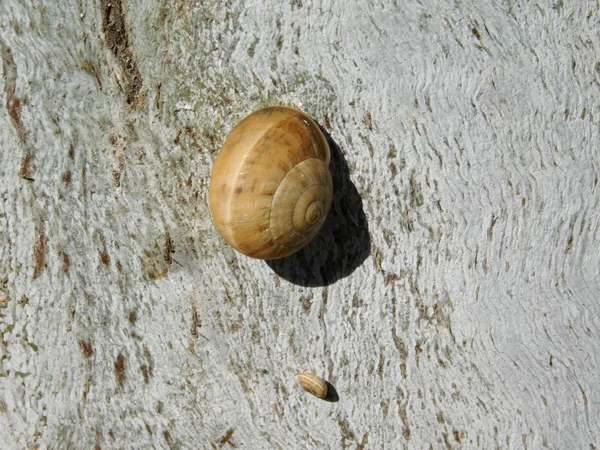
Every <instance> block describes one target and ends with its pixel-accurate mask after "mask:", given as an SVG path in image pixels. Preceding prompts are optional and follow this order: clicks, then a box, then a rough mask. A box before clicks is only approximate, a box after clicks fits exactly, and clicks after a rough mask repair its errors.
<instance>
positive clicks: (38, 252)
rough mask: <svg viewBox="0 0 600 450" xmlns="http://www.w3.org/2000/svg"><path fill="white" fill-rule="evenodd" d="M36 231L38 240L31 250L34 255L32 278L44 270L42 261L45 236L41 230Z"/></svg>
mask: <svg viewBox="0 0 600 450" xmlns="http://www.w3.org/2000/svg"><path fill="white" fill-rule="evenodd" d="M37 231H38V242H37V245H36V246H35V249H34V251H33V254H34V257H35V269H34V270H33V279H34V280H35V279H36V278H37V277H39V276H40V275H41V273H42V270H44V263H45V259H46V236H45V235H44V231H43V230H37Z"/></svg>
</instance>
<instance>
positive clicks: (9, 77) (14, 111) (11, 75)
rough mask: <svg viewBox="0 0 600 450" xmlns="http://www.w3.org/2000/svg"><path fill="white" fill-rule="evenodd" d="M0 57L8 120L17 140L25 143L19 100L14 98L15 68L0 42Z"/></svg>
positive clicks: (15, 87) (3, 44)
mask: <svg viewBox="0 0 600 450" xmlns="http://www.w3.org/2000/svg"><path fill="white" fill-rule="evenodd" d="M0 56H1V57H2V76H3V78H4V92H5V94H6V110H7V111H8V115H9V116H10V120H11V122H12V124H13V127H15V130H16V131H17V134H18V136H19V140H20V141H21V142H22V143H25V132H24V131H23V125H22V124H21V99H20V98H19V97H17V96H15V91H16V89H17V66H16V64H15V60H14V58H13V55H12V51H11V49H10V48H8V46H7V45H6V44H5V43H4V42H3V41H2V40H0Z"/></svg>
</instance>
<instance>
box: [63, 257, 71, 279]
mask: <svg viewBox="0 0 600 450" xmlns="http://www.w3.org/2000/svg"><path fill="white" fill-rule="evenodd" d="M62 257H63V272H64V273H66V274H67V273H69V268H70V267H71V259H70V258H69V255H68V254H66V253H65V252H62Z"/></svg>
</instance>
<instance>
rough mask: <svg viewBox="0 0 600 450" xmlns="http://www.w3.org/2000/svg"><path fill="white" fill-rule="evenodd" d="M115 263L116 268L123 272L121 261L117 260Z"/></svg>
mask: <svg viewBox="0 0 600 450" xmlns="http://www.w3.org/2000/svg"><path fill="white" fill-rule="evenodd" d="M115 265H116V266H117V270H118V271H119V272H123V264H121V261H119V260H117V262H116V264H115Z"/></svg>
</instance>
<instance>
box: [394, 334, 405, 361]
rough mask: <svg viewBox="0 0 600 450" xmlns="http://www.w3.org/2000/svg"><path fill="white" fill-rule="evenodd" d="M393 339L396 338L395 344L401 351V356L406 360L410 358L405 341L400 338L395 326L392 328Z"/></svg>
mask: <svg viewBox="0 0 600 450" xmlns="http://www.w3.org/2000/svg"><path fill="white" fill-rule="evenodd" d="M392 339H393V340H394V345H395V346H396V349H397V350H398V351H399V352H400V358H401V359H403V360H406V358H408V349H407V347H406V344H405V343H404V341H403V340H402V339H400V338H399V337H398V335H397V334H396V329H395V328H394V329H392Z"/></svg>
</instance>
